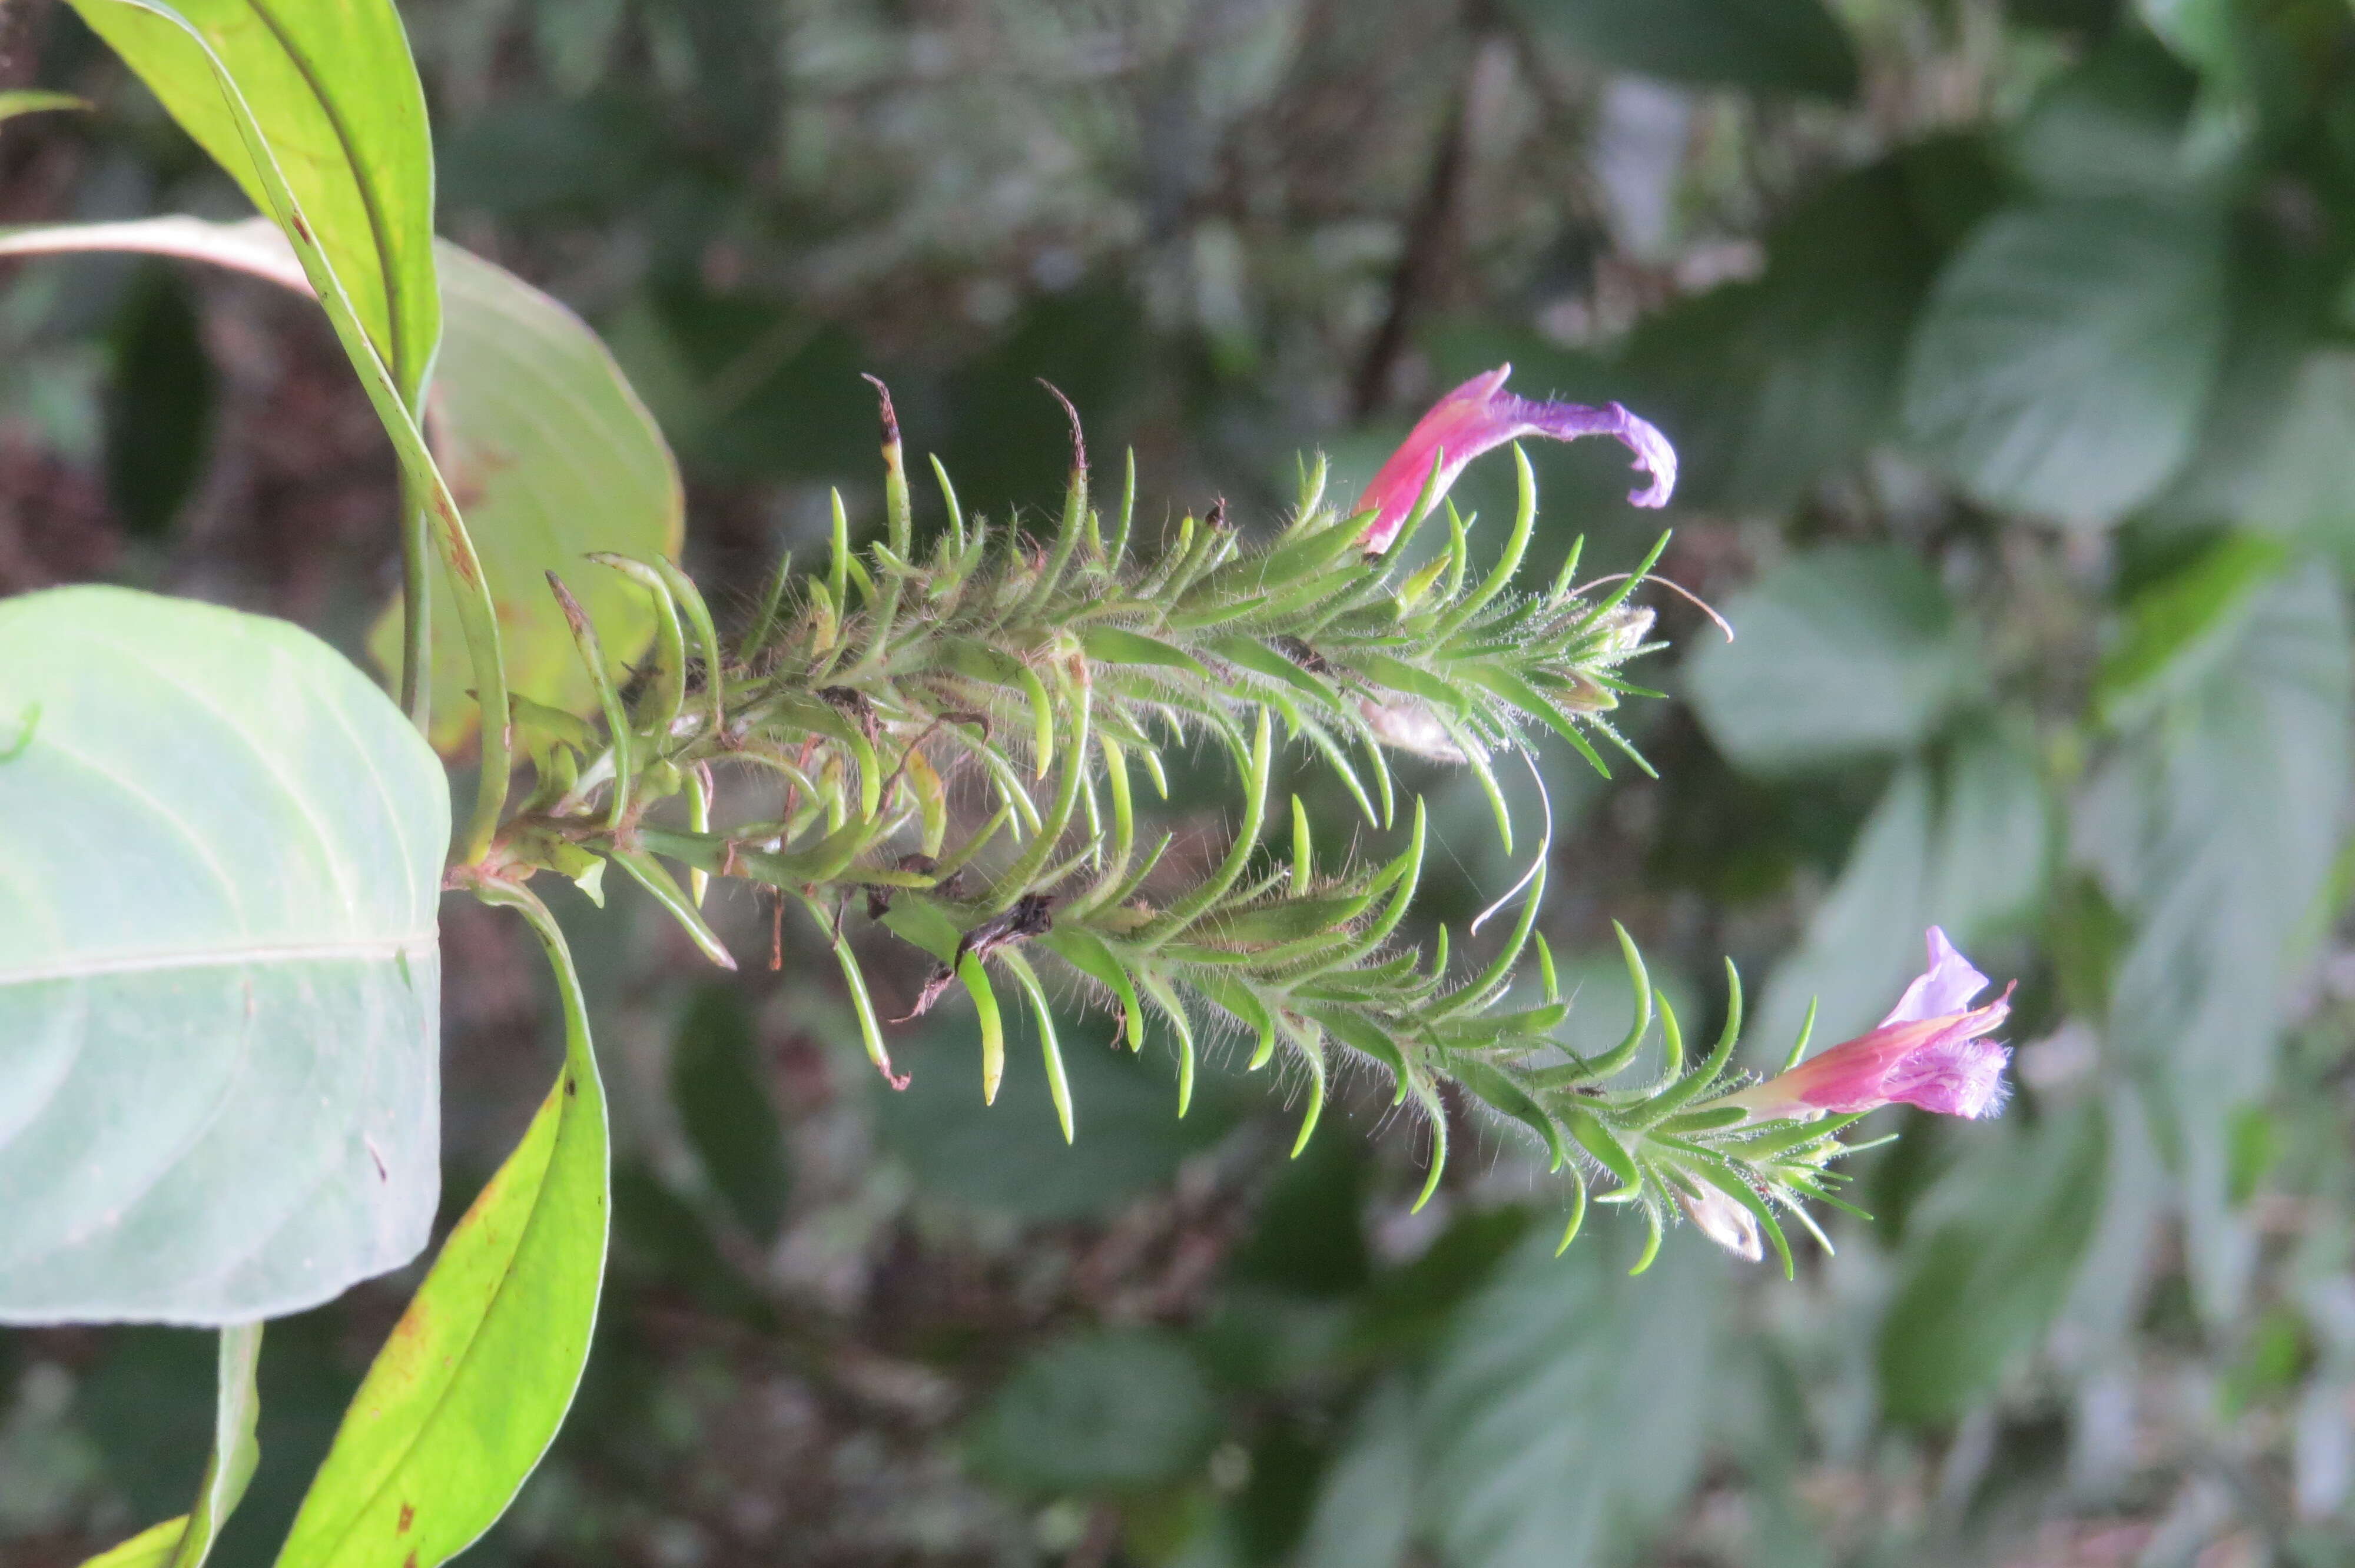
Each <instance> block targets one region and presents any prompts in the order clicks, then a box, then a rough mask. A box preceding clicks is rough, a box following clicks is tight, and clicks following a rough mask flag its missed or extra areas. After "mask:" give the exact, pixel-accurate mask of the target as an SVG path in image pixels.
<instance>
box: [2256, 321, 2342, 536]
mask: <svg viewBox="0 0 2355 1568" xmlns="http://www.w3.org/2000/svg"><path fill="white" fill-rule="evenodd" d="M2270 434H2271V440H2265V441H2264V442H2262V443H2260V444H2259V445H2257V446H2256V448H2255V449H2254V451H2253V452H2252V454H2251V455H2252V456H2253V457H2254V459H2255V473H2256V474H2257V476H2258V477H2257V479H2256V480H2255V482H2254V483H2253V484H2252V485H2251V486H2250V487H2249V489H2250V494H2249V495H2248V499H2247V502H2246V503H2245V516H2246V518H2247V521H2248V522H2250V523H2251V524H2254V525H2255V526H2257V527H2259V528H2262V529H2264V530H2265V531H2266V532H2267V533H2270V534H2273V535H2276V536H2279V537H2281V538H2284V539H2287V540H2291V541H2294V542H2297V543H2303V544H2310V545H2312V546H2318V547H2319V548H2322V549H2324V550H2327V551H2328V552H2329V553H2330V554H2331V556H2333V557H2334V558H2335V559H2337V560H2338V561H2339V564H2340V566H2341V567H2348V566H2350V565H2355V353H2350V352H2348V351H2346V350H2344V349H2320V350H2317V351H2315V352H2313V353H2311V354H2308V355H2307V356H2306V357H2305V359H2304V361H2303V362H2302V363H2300V364H2299V365H2298V366H2297V368H2296V373H2295V375H2294V376H2293V378H2292V380H2291V382H2290V385H2289V392H2288V397H2287V399H2286V405H2285V406H2284V407H2283V408H2281V409H2280V411H2279V413H2278V417H2277V419H2276V422H2275V425H2274V427H2273V429H2272V430H2271V432H2270Z"/></svg>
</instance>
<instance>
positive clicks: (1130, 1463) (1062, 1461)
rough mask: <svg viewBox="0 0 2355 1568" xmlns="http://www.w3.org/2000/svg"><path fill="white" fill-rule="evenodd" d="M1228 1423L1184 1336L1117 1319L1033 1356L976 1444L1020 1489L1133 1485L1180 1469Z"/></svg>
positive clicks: (982, 1421)
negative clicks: (1124, 1325) (1122, 1325)
mask: <svg viewBox="0 0 2355 1568" xmlns="http://www.w3.org/2000/svg"><path fill="white" fill-rule="evenodd" d="M1219 1430H1220V1420H1219V1407H1218V1404H1217V1402H1216V1400H1215V1399H1214V1398H1213V1396H1212V1394H1211V1391H1210V1384H1209V1378H1208V1377H1207V1376H1205V1375H1204V1373H1203V1372H1202V1368H1201V1366H1200V1363H1199V1362H1198V1361H1196V1360H1195V1359H1194V1357H1193V1355H1192V1354H1191V1353H1190V1352H1189V1351H1188V1350H1187V1349H1186V1346H1185V1342H1184V1341H1183V1340H1179V1339H1178V1338H1177V1336H1175V1335H1174V1334H1171V1333H1170V1332H1169V1331H1168V1330H1164V1329H1116V1330H1102V1331H1098V1332H1093V1333H1086V1334H1080V1335H1075V1336H1073V1337H1071V1338H1069V1339H1066V1340H1061V1341H1060V1342H1058V1343H1055V1344H1051V1345H1049V1346H1048V1347H1047V1348H1046V1349H1044V1350H1042V1351H1038V1352H1036V1353H1034V1354H1033V1355H1032V1356H1031V1357H1030V1358H1029V1359H1028V1361H1024V1362H1023V1363H1022V1365H1021V1366H1020V1367H1018V1368H1017V1369H1016V1371H1015V1373H1014V1375H1013V1376H1012V1377H1011V1378H1009V1379H1007V1383H1006V1386H1005V1387H1003V1388H1001V1389H999V1390H998V1391H997V1393H996V1396H995V1397H994V1398H992V1399H991V1400H990V1402H989V1404H988V1405H987V1407H986V1409H984V1410H983V1412H982V1414H981V1416H980V1418H979V1419H978V1420H977V1421H976V1422H975V1425H974V1428H973V1432H972V1435H971V1454H972V1457H973V1461H974V1463H975V1466H976V1467H978V1468H979V1469H980V1470H981V1471H982V1472H983V1473H984V1474H985V1475H986V1476H988V1477H990V1478H992V1479H994V1480H996V1481H998V1482H1000V1483H1001V1484H1003V1485H1006V1486H1009V1487H1013V1488H1015V1489H1018V1490H1021V1491H1027V1492H1033V1493H1054V1492H1073V1491H1112V1492H1120V1491H1133V1490H1138V1489H1144V1488H1146V1487H1152V1486H1156V1485H1161V1484H1164V1483H1167V1482H1171V1481H1176V1480H1178V1479H1181V1478H1183V1477H1184V1476H1185V1475H1186V1474H1187V1473H1188V1471H1190V1470H1192V1469H1193V1468H1194V1467H1196V1466H1198V1465H1199V1464H1200V1463H1201V1462H1202V1461H1203V1460H1204V1459H1205V1458H1207V1457H1209V1451H1210V1446H1211V1445H1212V1444H1213V1443H1214V1442H1216V1441H1217V1439H1218V1436H1219Z"/></svg>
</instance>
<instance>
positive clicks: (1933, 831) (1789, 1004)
mask: <svg viewBox="0 0 2355 1568" xmlns="http://www.w3.org/2000/svg"><path fill="white" fill-rule="evenodd" d="M2052 831H2053V827H2052V811H2051V805H2050V803H2049V801H2048V800H2047V799H2046V794H2045V788H2044V782H2043V779H2042V777H2041V773H2040V772H2039V770H2038V767H2037V760H2036V757H2035V755H2034V753H2033V752H2032V751H2031V750H2030V749H2029V747H2028V746H2027V744H2026V743H2025V742H2024V741H2023V740H2022V739H2020V738H2019V737H2018V736H2013V735H2011V734H2009V733H2008V732H2006V731H2003V730H1999V729H1994V728H1984V727H1974V728H1972V729H1971V730H1969V731H1968V732H1967V733H1966V734H1965V735H1963V736H1961V737H1959V738H1958V739H1956V740H1955V741H1954V742H1952V743H1951V744H1950V745H1949V746H1947V747H1945V748H1944V751H1943V755H1938V756H1934V757H1933V758H1928V759H1926V760H1921V761H1914V762H1909V763H1907V764H1906V766H1905V767H1903V768H1901V769H1899V770H1898V773H1897V776H1896V777H1895V778H1894V779H1891V780H1890V784H1889V788H1888V789H1887V790H1886V791H1885V792H1884V793H1883V794H1882V796H1881V800H1880V803H1879V804H1877V805H1876V806H1874V807H1873V810H1872V815H1871V816H1870V818H1868V819H1867V820H1866V821H1865V824H1864V829H1863V831H1862V832H1859V834H1858V835H1857V840H1856V845H1855V847H1854V848H1853V849H1852V850H1850V851H1849V858H1848V863H1847V864H1846V865H1844V866H1842V867H1841V868H1840V875H1839V880H1838V882H1837V883H1836V884H1834V885H1833V886H1832V889H1831V892H1830V894H1829V895H1828V896H1827V897H1826V898H1825V899H1824V900H1823V902H1822V903H1821V904H1819V905H1817V907H1816V910H1815V913H1814V915H1813V916H1810V918H1809V919H1808V922H1807V928H1806V936H1805V937H1804V938H1801V940H1800V943H1799V948H1798V950H1797V951H1796V953H1794V954H1793V955H1792V956H1791V957H1790V958H1789V959H1786V960H1785V962H1784V963H1783V965H1782V967H1781V968H1779V969H1776V970H1775V971H1774V980H1773V983H1772V984H1771V985H1769V986H1768V987H1767V991H1766V999H1765V1003H1764V1006H1763V1007H1761V1008H1760V1010H1759V1016H1758V1022H1757V1023H1756V1024H1755V1025H1753V1027H1752V1028H1751V1029H1750V1031H1749V1032H1748V1033H1749V1035H1750V1038H1751V1040H1752V1041H1753V1043H1754V1046H1753V1048H1754V1049H1756V1050H1757V1051H1759V1052H1760V1053H1761V1058H1760V1059H1761V1060H1762V1061H1763V1060H1764V1057H1765V1056H1773V1057H1774V1059H1776V1060H1777V1061H1779V1060H1780V1059H1781V1056H1782V1054H1783V1053H1784V1052H1785V1051H1786V1050H1787V1049H1788V1048H1789V1046H1790V1044H1791V1042H1792V1041H1793V1040H1794V1039H1796V1037H1797V1035H1798V1032H1799V1029H1800V1027H1801V1023H1802V1021H1803V1020H1804V1019H1805V1017H1806V1012H1807V1009H1808V1006H1809V1005H1810V1004H1811V1003H1818V1004H1819V1005H1818V1011H1817V1019H1816V1033H1815V1039H1816V1042H1817V1048H1818V1049H1820V1048H1821V1047H1822V1046H1824V1045H1828V1044H1832V1043H1834V1042H1835V1041H1839V1040H1845V1039H1848V1038H1849V1037H1850V1036H1852V1035H1855V1034H1858V1033H1861V1032H1862V1031H1864V1030H1865V1029H1867V1028H1869V1027H1870V1026H1871V1024H1872V1023H1873V1022H1874V1021H1876V1020H1878V1019H1879V1018H1880V1017H1881V1015H1882V1014H1884V1013H1886V1012H1888V1011H1889V1009H1890V1008H1891V1006H1892V1005H1893V1004H1894V1003H1895V1002H1896V1001H1897V998H1898V996H1899V994H1900V993H1901V992H1902V991H1903V990H1904V989H1905V985H1906V982H1907V981H1909V980H1912V979H1913V977H1914V976H1915V975H1917V974H1919V973H1921V972H1922V966H1923V961H1924V957H1925V955H1924V951H1923V931H1924V930H1925V928H1927V927H1930V926H1931V925H1933V924H1935V925H1939V926H1943V927H1945V929H1946V932H1947V934H1948V935H1949V936H1950V937H1952V938H1954V939H1955V942H1957V943H1958V944H1960V945H1961V946H1962V947H1963V949H1964V951H1966V952H1968V951H1969V950H1970V948H1971V946H1972V945H1973V944H1974V943H1975V942H1977V940H1979V939H1980V938H1983V937H1985V936H1987V935H1988V934H1990V933H1992V932H1996V931H2000V930H2002V929H2003V928H2005V927H2007V926H2008V925H2009V924H2011V923H2013V922H2015V921H2018V920H2019V919H2021V918H2022V917H2024V916H2026V915H2027V914H2028V913H2029V911H2030V910H2031V909H2033V908H2034V907H2035V906H2036V903H2037V900H2038V898H2039V896H2040V895H2041V893H2042V891H2043V888H2044V877H2045V868H2046V863H2047V858H2048V853H2049V852H2048V849H2047V845H2048V842H2050V838H2051V832H2052Z"/></svg>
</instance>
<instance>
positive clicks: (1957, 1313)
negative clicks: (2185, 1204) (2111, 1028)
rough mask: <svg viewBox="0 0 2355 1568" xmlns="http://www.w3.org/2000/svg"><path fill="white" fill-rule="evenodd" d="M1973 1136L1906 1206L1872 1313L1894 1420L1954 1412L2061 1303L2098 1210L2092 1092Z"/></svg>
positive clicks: (2097, 1118)
mask: <svg viewBox="0 0 2355 1568" xmlns="http://www.w3.org/2000/svg"><path fill="white" fill-rule="evenodd" d="M1979 1136H1980V1137H1981V1138H1982V1139H1984V1141H1983V1142H1982V1143H1981V1144H1980V1146H1979V1147H1978V1148H1977V1149H1976V1150H1973V1151H1972V1155H1971V1158H1970V1159H1968V1160H1965V1161H1964V1162H1963V1163H1962V1164H1961V1165H1959V1166H1957V1167H1956V1168H1955V1170H1954V1171H1951V1172H1950V1173H1949V1174H1948V1176H1947V1177H1946V1179H1945V1181H1941V1182H1940V1183H1939V1185H1938V1187H1937V1189H1936V1190H1935V1191H1934V1192H1932V1194H1931V1195H1930V1196H1929V1197H1928V1198H1927V1199H1925V1200H1924V1201H1923V1208H1922V1210H1921V1211H1920V1212H1919V1213H1916V1214H1915V1216H1914V1218H1913V1223H1912V1224H1911V1226H1910V1227H1909V1228H1910V1231H1911V1235H1910V1238H1909V1240H1908V1244H1907V1247H1906V1253H1905V1261H1904V1282H1903V1284H1902V1285H1901V1286H1900V1287H1898V1293H1897V1299H1896V1300H1895V1301H1894V1302H1893V1303H1891V1307H1890V1308H1889V1315H1888V1316H1887V1317H1886V1318H1884V1319H1881V1345H1880V1373H1881V1402H1882V1404H1883V1406H1884V1407H1885V1408H1886V1409H1887V1410H1888V1412H1889V1413H1890V1414H1891V1415H1893V1416H1895V1417H1897V1418H1898V1419H1900V1420H1902V1421H1943V1420H1948V1419H1951V1418H1952V1417H1954V1416H1955V1415H1958V1414H1962V1412H1963V1411H1964V1410H1965V1409H1966V1407H1967V1406H1968V1405H1969V1404H1970V1403H1971V1401H1972V1400H1973V1399H1975V1398H1977V1396H1978V1395H1980V1394H1982V1393H1986V1392H1987V1390H1988V1389H1990V1388H1992V1387H1993V1386H1994V1384H1995V1383H1996V1381H1997V1379H1998V1377H2000V1376H2001V1375H2002V1372H2003V1370H2004V1367H2005V1366H2006V1364H2007V1363H2008V1362H2009V1361H2010V1360H2011V1359H2012V1357H2014V1356H2016V1355H2018V1354H2019V1353H2020V1352H2021V1351H2025V1350H2027V1349H2028V1348H2030V1346H2031V1345H2032V1344H2033V1343H2034V1342H2035V1340H2036V1337H2037V1335H2039V1334H2040V1333H2041V1332H2042V1331H2043V1329H2044V1326H2045V1325H2046V1324H2047V1323H2049V1322H2051V1320H2052V1317H2053V1315H2054V1314H2055V1313H2056V1312H2058V1311H2059V1310H2060V1308H2061V1306H2062V1302H2063V1300H2064V1299H2066V1298H2067V1296H2068V1294H2069V1287H2070V1284H2071V1282H2072V1281H2073V1280H2074V1279H2075V1278H2076V1276H2077V1266H2078V1262H2079V1260H2080V1259H2081V1258H2082V1257H2083V1255H2084V1252H2085V1247H2086V1245H2087V1243H2088V1242H2090V1241H2091V1240H2092V1238H2093V1235H2094V1223H2095V1221H2096V1220H2098V1219H2099V1218H2100V1216H2101V1213H2102V1187H2103V1177H2104V1173H2105V1171H2106V1170H2107V1168H2108V1160H2109V1135H2108V1127H2107V1123H2106V1121H2105V1118H2104V1116H2103V1113H2102V1107H2101V1105H2100V1103H2099V1102H2098V1101H2092V1100H2088V1101H2087V1102H2085V1103H2083V1104H2082V1105H2079V1106H2077V1107H2073V1108H2072V1109H2070V1110H2068V1111H2066V1112H2064V1113H2062V1114H2061V1115H2059V1116H2054V1117H2051V1118H2047V1119H2045V1120H2043V1121H2042V1122H2040V1123H2039V1124H2038V1125H2037V1126H2035V1127H2033V1128H2029V1129H2027V1130H2026V1131H2025V1132H2019V1131H2015V1132H2012V1133H2010V1134H2009V1135H2008V1136H2007V1135H2006V1134H2004V1133H2003V1132H2001V1131H1999V1130H1998V1129H1996V1128H1987V1129H1986V1130H1985V1131H1984V1132H1982V1133H1981V1134H1980V1135H1979Z"/></svg>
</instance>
